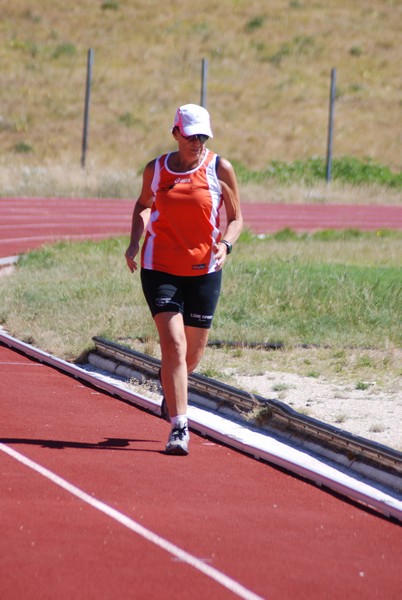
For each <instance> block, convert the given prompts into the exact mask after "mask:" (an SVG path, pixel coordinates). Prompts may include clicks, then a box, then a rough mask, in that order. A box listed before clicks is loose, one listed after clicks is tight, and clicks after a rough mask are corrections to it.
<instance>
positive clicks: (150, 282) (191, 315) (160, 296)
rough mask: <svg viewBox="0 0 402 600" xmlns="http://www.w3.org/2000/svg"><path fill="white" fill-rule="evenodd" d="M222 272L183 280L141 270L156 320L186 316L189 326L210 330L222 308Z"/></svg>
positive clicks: (176, 276)
mask: <svg viewBox="0 0 402 600" xmlns="http://www.w3.org/2000/svg"><path fill="white" fill-rule="evenodd" d="M221 281H222V271H221V270H220V271H215V272H213V273H208V274H207V275H194V276H193V277H181V276H178V275H170V274H169V273H163V272H162V271H153V270H149V269H141V283H142V289H143V291H144V295H145V299H146V301H147V303H148V306H149V308H150V310H151V313H152V316H153V317H154V316H155V315H156V314H158V313H161V312H176V313H178V312H179V313H181V314H182V315H183V320H184V324H185V325H189V326H191V327H201V328H203V329H209V328H210V327H211V325H212V318H213V316H214V312H215V309H216V305H217V304H218V299H219V293H220V290H221Z"/></svg>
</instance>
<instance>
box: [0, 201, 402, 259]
mask: <svg viewBox="0 0 402 600" xmlns="http://www.w3.org/2000/svg"><path fill="white" fill-rule="evenodd" d="M132 209H133V200H119V199H115V200H113V199H112V200H111V199H61V198H60V199H55V198H0V257H2V256H3V257H4V256H11V255H15V254H18V253H21V252H25V251H27V250H31V249H33V248H36V247H37V246H39V245H42V244H44V243H52V242H54V241H56V240H60V239H62V238H70V239H100V238H104V237H108V236H110V235H116V234H119V235H122V234H124V235H129V232H130V221H131V213H132ZM242 210H243V214H244V220H245V225H246V227H248V228H250V229H251V230H252V231H253V232H255V233H258V234H261V233H272V232H275V231H278V230H281V229H283V228H285V227H289V228H290V229H293V230H295V231H314V230H317V229H329V228H333V229H348V228H355V229H361V230H378V229H402V206H394V205H392V206H366V205H363V206H362V205H356V206H350V205H339V204H338V205H336V204H262V203H251V202H250V203H248V202H247V203H243V206H242Z"/></svg>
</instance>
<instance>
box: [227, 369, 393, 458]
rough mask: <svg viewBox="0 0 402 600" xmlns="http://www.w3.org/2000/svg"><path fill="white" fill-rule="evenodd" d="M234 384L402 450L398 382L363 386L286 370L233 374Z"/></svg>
mask: <svg viewBox="0 0 402 600" xmlns="http://www.w3.org/2000/svg"><path fill="white" fill-rule="evenodd" d="M232 377H233V378H234V380H235V381H236V386H237V387H239V388H241V389H243V390H246V391H249V392H252V393H254V394H257V395H260V396H263V397H264V398H267V399H275V400H280V401H281V402H283V403H285V404H287V405H288V406H290V407H291V408H293V409H294V410H296V411H298V412H300V413H302V414H304V415H308V416H309V417H313V418H314V419H318V420H319V421H322V422H324V423H328V424H330V425H333V426H335V427H337V428H339V429H343V430H345V431H348V432H350V433H352V434H354V435H358V436H361V437H363V438H366V439H369V440H372V441H375V442H378V443H379V444H383V445H385V446H388V447H390V448H394V449H395V450H398V451H402V390H401V389H400V387H398V386H397V385H394V386H388V387H387V388H385V389H384V388H381V389H379V388H377V386H376V385H375V384H374V383H368V384H366V385H367V388H366V389H356V388H354V387H353V386H352V385H346V384H334V383H331V382H328V381H325V380H323V379H314V378H311V377H300V376H299V375H293V374H289V373H280V372H276V371H275V372H269V371H268V372H265V373H264V374H263V375H256V376H242V375H236V374H232Z"/></svg>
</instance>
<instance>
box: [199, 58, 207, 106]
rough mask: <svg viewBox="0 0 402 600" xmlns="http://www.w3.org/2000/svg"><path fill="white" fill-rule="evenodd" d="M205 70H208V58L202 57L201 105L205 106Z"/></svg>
mask: <svg viewBox="0 0 402 600" xmlns="http://www.w3.org/2000/svg"><path fill="white" fill-rule="evenodd" d="M207 72H208V59H207V58H203V59H202V64H201V106H203V107H204V108H206V98H207Z"/></svg>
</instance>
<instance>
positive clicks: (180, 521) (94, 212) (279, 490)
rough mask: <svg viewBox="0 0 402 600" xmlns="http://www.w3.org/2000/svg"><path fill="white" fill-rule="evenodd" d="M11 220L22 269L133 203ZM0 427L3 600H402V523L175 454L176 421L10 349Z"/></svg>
mask: <svg viewBox="0 0 402 600" xmlns="http://www.w3.org/2000/svg"><path fill="white" fill-rule="evenodd" d="M6 206H8V208H7V211H6V210H5V209H6ZM118 206H120V208H119V210H117V207H118ZM0 207H1V213H0V214H1V228H2V229H1V231H2V233H1V236H0V237H1V242H2V245H1V246H0V256H10V255H12V254H19V253H20V252H22V251H25V250H27V249H29V248H32V247H35V246H37V245H40V244H42V243H44V242H50V241H54V240H56V239H60V238H61V237H63V236H69V237H74V239H76V238H77V237H83V238H92V237H94V238H97V237H106V236H109V235H113V234H115V233H128V230H129V220H130V214H131V209H132V203H131V202H128V201H108V200H104V201H103V200H100V201H69V200H68V201H64V200H63V201H55V200H51V201H45V202H44V204H42V205H41V204H40V202H39V201H38V200H15V201H12V202H11V208H10V206H9V201H7V200H1V201H0ZM28 207H29V208H28ZM259 207H260V210H262V211H267V206H265V205H259ZM299 208H300V207H298V210H299ZM269 209H270V210H271V207H269ZM28 210H29V211H31V212H30V214H27V211H28ZM58 211H59V214H58ZM119 211H121V212H119ZM117 214H119V216H118V217H117V216H116V215H117ZM5 215H6V218H7V221H6V220H5ZM98 215H99V217H98ZM265 215H266V213H265V212H263V214H262V215H261V216H260V218H259V219H258V221H259V223H260V224H261V223H262V221H263V219H264V218H265ZM10 217H11V219H10ZM245 217H246V223H247V222H248V221H247V219H248V217H247V211H245ZM8 219H10V220H8ZM127 219H128V222H127ZM272 220H273V217H272V214H271V215H270V219H269V220H267V221H266V222H267V223H268V222H270V223H271V224H272ZM7 223H9V224H10V223H12V224H13V227H12V228H11V227H7ZM287 226H290V227H293V228H294V226H293V225H292V224H291V223H290V222H288V223H287ZM354 226H356V227H357V226H358V224H357V223H356V222H355V223H354ZM20 227H21V229H20ZM281 227H282V225H281V226H278V228H281ZM376 227H379V225H378V224H377V226H376ZM320 228H321V227H320ZM0 423H1V430H0V431H1V433H0V469H1V474H2V478H1V488H0V527H1V536H0V598H1V599H2V600H21V599H22V598H26V597H29V598H30V599H31V600H43V599H48V598H49V599H52V600H53V599H54V598H58V599H61V600H63V599H67V598H68V599H71V598H78V599H81V598H82V599H85V600H87V599H89V600H91V599H95V598H96V599H97V600H103V599H104V600H109V599H110V598H114V597H115V596H121V597H124V598H135V599H137V598H138V599H147V600H148V599H149V600H153V599H161V598H177V597H182V598H191V599H192V600H203V599H211V598H213V599H216V600H221V599H226V598H228V599H229V598H236V597H237V598H239V597H240V598H247V599H250V600H254V599H255V598H256V597H262V598H267V599H272V600H287V599H292V600H293V599H296V598H297V599H302V600H303V599H308V600H311V599H316V598H317V599H320V600H321V599H330V600H338V599H342V600H344V599H348V598H350V599H353V600H359V599H364V600H371V599H374V598H381V599H382V598H387V600H393V599H395V600H396V599H399V598H401V597H402V576H401V570H400V562H401V548H402V528H401V527H400V526H399V525H397V524H395V523H392V522H390V521H387V520H385V519H382V518H380V517H379V516H377V515H375V514H373V513H371V512H369V511H366V510H364V509H362V508H361V507H358V506H355V505H353V504H350V503H347V502H345V501H344V500H342V499H340V498H337V497H336V496H334V495H331V494H329V493H327V492H325V491H323V490H320V489H318V488H315V487H314V486H312V485H310V484H308V483H306V482H304V481H302V480H299V479H297V478H295V477H292V476H290V475H288V474H286V473H283V472H281V471H279V470H277V469H275V468H273V467H272V466H270V465H268V464H265V463H262V462H257V461H255V460H253V459H251V458H249V457H247V456H245V455H242V454H240V453H238V452H236V451H234V450H231V449H229V448H227V447H225V446H222V445H220V444H216V443H213V442H211V441H209V440H206V439H204V438H202V437H200V436H198V435H196V434H195V433H193V434H192V440H191V452H190V455H189V456H188V457H186V458H183V457H168V456H165V455H164V454H163V448H164V445H165V442H166V438H167V434H168V425H167V424H166V423H165V422H163V421H162V420H160V419H158V418H157V417H155V416H154V415H151V414H148V413H146V412H144V411H142V410H140V409H136V408H134V407H133V406H131V405H128V404H126V403H124V402H123V401H118V400H117V399H115V398H112V397H110V396H109V395H107V394H106V393H103V392H99V391H98V390H95V389H93V388H91V387H90V386H88V385H85V384H83V383H80V382H79V381H77V380H75V379H73V378H71V377H69V376H66V375H65V374H62V373H60V372H59V371H57V370H56V369H54V368H51V367H49V366H44V365H42V364H40V363H38V362H35V361H34V360H31V359H29V358H27V357H26V356H23V355H21V354H19V353H18V352H15V351H11V350H10V349H8V348H6V347H4V346H2V345H1V344H0ZM21 461H22V462H21ZM30 461H32V462H30ZM169 544H170V545H169Z"/></svg>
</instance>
